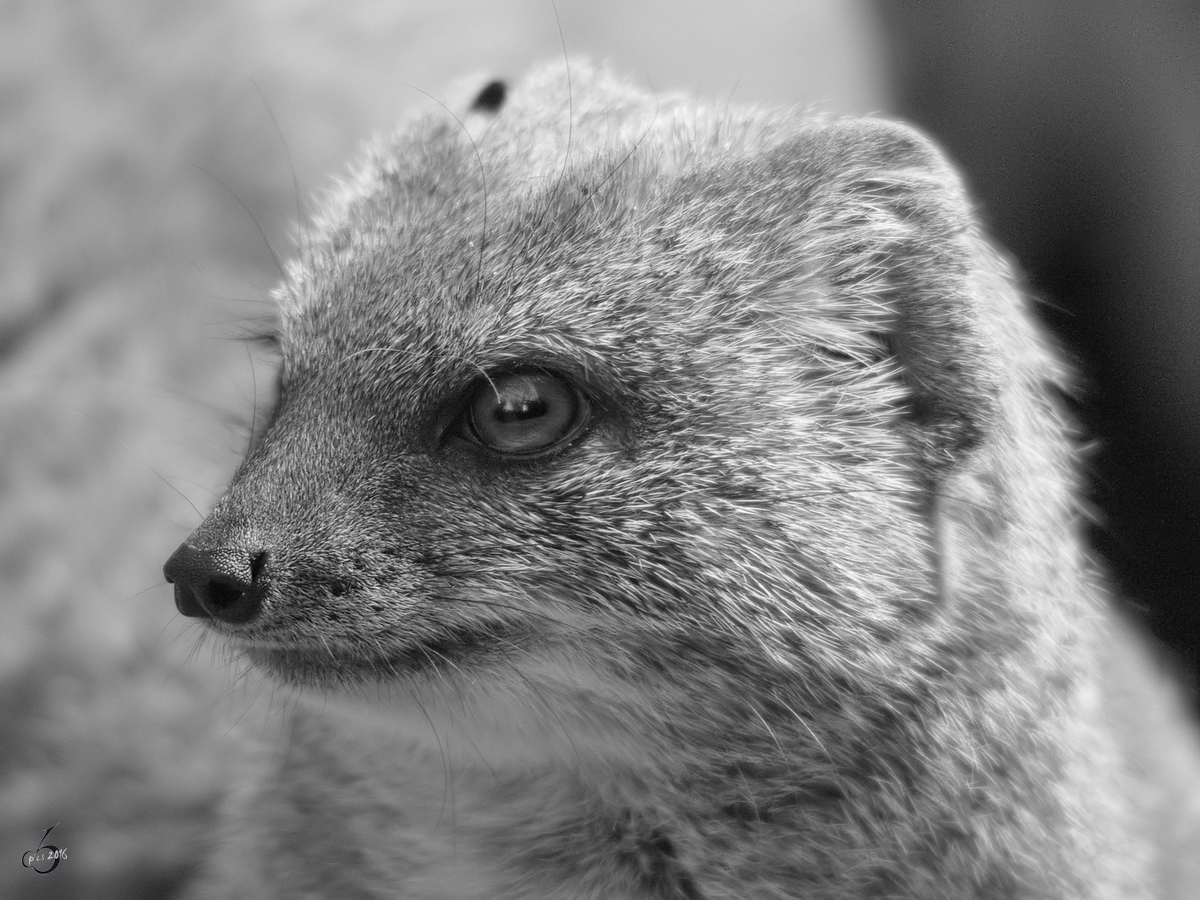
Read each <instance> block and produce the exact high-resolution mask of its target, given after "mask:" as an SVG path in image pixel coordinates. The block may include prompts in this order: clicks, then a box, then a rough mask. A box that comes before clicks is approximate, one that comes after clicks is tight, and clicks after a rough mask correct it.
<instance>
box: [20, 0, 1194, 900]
mask: <svg viewBox="0 0 1200 900" xmlns="http://www.w3.org/2000/svg"><path fill="white" fill-rule="evenodd" d="M1122 7H1123V4H1118V3H1116V2H1102V3H1098V4H1096V5H1095V6H1094V7H1091V6H1089V12H1088V17H1087V20H1086V21H1077V20H1075V19H1072V18H1071V16H1070V15H1067V14H1065V13H1062V12H1057V13H1056V12H1054V9H1055V8H1056V7H1054V5H1053V4H1050V5H1046V4H1035V3H1032V2H1025V3H1022V2H1015V3H1013V4H1006V5H1005V6H1004V8H1005V9H1006V10H1007V12H1005V13H1004V14H1003V15H1001V14H999V13H997V12H995V11H993V10H992V7H991V5H989V4H982V3H979V4H976V3H971V2H967V3H949V2H942V3H924V2H911V3H886V4H880V8H876V7H875V6H874V5H872V4H870V3H867V2H846V0H827V2H817V0H810V2H797V0H779V2H766V0H746V2H726V3H721V2H632V0H608V2H594V3H588V2H584V0H559V2H558V3H557V14H556V12H555V8H554V7H552V5H551V4H550V2H549V0H503V2H482V0H479V2H458V3H455V2H434V0H406V2H397V0H390V2H384V0H343V2H338V3H333V2H326V3H320V2H314V0H292V2H287V0H258V2H253V3H250V2H241V3H235V2H232V0H204V2H202V0H185V2H170V3H167V2H159V3H155V2H150V0H103V2H100V0H0V504H2V510H3V512H2V514H0V612H2V614H3V617H4V618H3V627H2V628H0V896H3V897H5V898H10V897H11V898H34V897H63V898H79V900H101V898H122V900H131V898H143V897H145V898H151V897H170V896H173V894H174V893H175V892H177V890H178V888H179V887H180V886H181V885H182V884H183V883H184V882H185V881H186V879H187V877H188V874H189V872H190V869H191V867H192V866H194V865H195V863H196V860H197V859H198V857H199V855H200V853H202V851H203V849H204V843H203V841H204V834H205V831H206V828H207V826H208V824H209V822H210V821H211V817H212V815H213V813H214V809H215V804H216V803H217V801H218V798H219V796H220V793H221V790H222V786H223V785H224V783H225V776H226V767H228V766H230V765H232V764H233V760H234V759H235V758H236V752H237V742H238V738H237V736H236V735H237V734H238V732H237V731H236V730H234V728H233V727H234V723H236V722H241V726H240V727H242V728H245V727H247V724H249V727H250V728H252V729H255V728H256V729H259V730H262V731H267V730H269V729H271V728H273V727H277V725H278V719H279V717H278V715H272V713H273V712H274V713H277V712H278V700H277V698H274V697H272V695H271V692H270V691H269V690H268V689H265V688H264V687H263V686H262V685H261V684H260V683H257V682H238V683H235V682H234V679H233V677H232V674H231V671H230V670H229V669H228V668H227V667H226V665H225V663H224V662H223V660H222V657H221V655H220V653H219V652H217V651H216V650H214V648H213V646H212V644H211V643H205V644H203V645H201V644H200V642H199V637H200V630H199V629H198V627H197V626H196V625H195V624H194V623H189V622H188V621H186V620H184V619H183V618H182V617H180V616H179V615H178V614H177V613H176V612H175V609H174V604H173V603H172V600H171V593H170V590H169V588H168V587H167V586H166V585H165V584H164V583H163V581H162V576H161V571H160V567H161V564H162V562H163V560H165V558H166V556H167V555H168V554H169V553H170V552H171V550H172V549H173V548H174V547H175V546H176V545H177V544H178V543H179V541H181V540H182V539H183V538H184V537H185V536H186V534H187V533H188V532H189V531H190V530H191V529H192V528H193V527H194V526H195V525H196V524H198V522H199V521H200V518H201V517H202V514H203V512H204V511H205V510H206V509H207V507H208V506H209V505H211V503H212V502H213V501H214V500H215V498H216V496H217V492H219V490H220V489H221V488H222V486H223V485H224V483H225V481H226V479H227V478H228V476H229V475H230V473H231V472H232V471H233V469H234V468H235V467H236V465H237V463H238V462H239V460H240V456H241V453H242V452H243V451H244V449H245V446H246V442H247V439H248V435H249V432H250V429H251V425H252V422H253V420H254V417H255V416H256V415H260V414H261V413H262V411H263V410H262V406H263V401H264V398H265V397H266V395H267V394H268V392H269V387H270V384H271V381H272V374H271V365H272V363H271V360H270V359H269V358H268V357H266V356H264V354H263V351H259V350H257V349H254V348H253V347H252V346H250V345H248V344H247V343H246V342H245V341H243V340H241V337H243V336H245V335H246V334H248V333H251V332H253V331H255V330H257V329H261V328H263V327H265V326H267V325H269V322H270V317H271V315H272V310H271V307H270V304H269V303H268V302H267V297H266V294H267V292H268V291H269V290H270V288H271V286H272V285H273V284H274V282H275V281H276V280H277V279H278V277H279V271H278V268H277V263H276V259H275V254H279V255H281V256H287V255H289V254H290V248H291V237H290V236H291V235H292V233H293V225H294V223H295V221H296V220H297V218H298V217H302V215H303V210H304V209H309V208H311V207H312V204H313V202H314V198H315V197H319V195H320V192H321V191H322V190H323V189H324V188H326V187H327V186H328V185H330V184H331V181H330V178H331V176H336V175H337V174H339V173H340V172H341V171H343V167H344V163H345V161H346V159H347V158H348V157H349V156H350V155H351V154H352V153H353V151H354V149H355V148H356V146H357V145H358V144H359V142H360V141H361V139H362V138H363V137H364V136H366V135H367V134H368V133H370V132H372V131H375V130H379V129H384V128H388V127H389V126H391V125H392V124H393V123H394V122H395V121H396V120H397V119H398V118H399V117H400V116H401V115H402V114H404V113H405V112H406V111H409V110H412V109H414V108H418V107H420V106H422V105H429V104H430V103H431V101H430V100H428V99H427V98H426V97H425V96H424V94H422V91H425V92H428V93H430V94H432V95H434V96H438V95H439V93H441V92H442V91H443V90H444V86H445V85H446V83H447V82H448V81H450V80H451V79H455V78H458V77H461V76H464V75H470V74H472V73H477V75H478V77H479V78H480V79H481V82H480V83H482V79H483V78H489V77H493V76H497V75H499V76H517V75H519V74H521V73H522V72H523V71H524V70H525V69H526V68H527V67H528V66H529V65H530V64H531V63H532V62H534V61H537V60H541V59H547V58H557V57H561V56H562V54H563V52H564V50H563V47H564V44H565V47H566V50H567V52H569V53H570V54H590V55H594V56H597V57H600V58H605V59H609V60H611V61H613V62H614V63H615V64H616V65H617V66H618V67H619V68H620V69H622V70H624V71H625V72H627V73H628V74H629V75H631V76H633V77H635V78H637V79H639V80H641V81H643V82H644V83H646V84H647V85H649V86H650V87H652V88H654V89H656V90H660V91H666V90H672V89H677V88H679V89H686V90H688V91H691V92H694V93H702V94H707V95H710V96H716V97H720V98H729V99H730V100H732V101H734V102H770V103H801V104H817V105H820V106H822V107H823V108H825V109H827V110H830V111H833V112H842V113H868V112H883V113H889V114H893V115H896V114H905V115H908V116H911V117H913V118H916V119H917V120H919V121H921V122H923V123H924V124H925V125H926V126H927V127H929V128H930V129H932V130H934V131H936V132H937V133H938V135H939V137H940V138H941V139H942V140H943V141H944V142H945V143H946V144H947V145H948V146H949V147H950V148H951V150H952V152H953V153H954V154H955V155H956V156H958V157H959V158H961V159H962V160H963V161H964V163H965V164H966V166H967V170H968V177H969V179H970V181H971V182H972V184H973V185H974V186H975V187H976V188H977V190H978V191H979V193H980V196H981V197H982V198H983V203H984V206H983V211H984V214H985V216H986V217H988V218H989V219H990V220H991V221H992V222H993V223H994V224H995V226H996V229H997V231H998V232H999V233H1000V234H1001V235H1002V236H1003V238H1004V240H1005V241H1006V242H1007V243H1008V244H1009V246H1011V247H1012V248H1013V249H1014V250H1016V251H1017V252H1018V253H1019V254H1020V255H1021V257H1022V260H1023V262H1024V263H1025V264H1026V265H1027V266H1029V267H1030V270H1031V271H1032V272H1033V275H1034V278H1035V281H1036V286H1037V287H1038V288H1039V289H1040V290H1041V291H1042V292H1043V293H1044V294H1045V295H1046V296H1047V297H1048V298H1049V299H1051V300H1052V301H1053V305H1051V306H1048V307H1047V311H1048V312H1049V314H1050V317H1051V318H1052V319H1053V320H1054V322H1055V324H1056V325H1057V326H1059V327H1061V328H1065V329H1067V332H1068V334H1069V337H1068V340H1069V341H1070V342H1071V343H1072V346H1075V347H1077V348H1079V350H1080V352H1081V353H1085V354H1086V356H1084V357H1083V358H1082V360H1081V363H1082V365H1083V367H1084V368H1085V370H1086V371H1087V373H1088V376H1089V378H1090V382H1089V383H1090V384H1092V385H1093V390H1092V391H1091V393H1090V394H1087V395H1085V399H1084V400H1083V402H1082V403H1081V405H1080V410H1079V411H1080V414H1081V416H1083V417H1084V418H1085V420H1086V421H1087V422H1088V424H1089V426H1090V427H1091V428H1092V429H1093V430H1094V431H1095V432H1097V433H1099V434H1100V435H1101V437H1103V438H1104V439H1105V440H1106V441H1107V443H1106V444H1105V446H1107V447H1108V448H1109V449H1108V450H1106V451H1103V452H1101V453H1100V454H1099V455H1098V456H1097V457H1096V458H1095V459H1096V462H1095V466H1096V471H1097V473H1098V475H1097V479H1096V482H1097V485H1098V489H1097V499H1098V501H1099V502H1100V503H1101V504H1102V506H1103V507H1104V508H1105V509H1107V510H1109V513H1110V516H1109V519H1108V524H1106V525H1104V526H1102V527H1101V528H1100V529H1099V530H1098V532H1097V535H1096V536H1095V537H1096V540H1097V541H1098V542H1099V543H1100V544H1101V545H1102V547H1103V549H1104V551H1105V553H1106V555H1107V556H1108V557H1109V560H1110V562H1111V564H1112V566H1113V568H1114V569H1115V570H1116V572H1117V575H1118V577H1119V578H1120V579H1121V580H1122V581H1123V582H1124V585H1125V587H1124V590H1125V592H1126V594H1128V595H1129V596H1131V597H1132V598H1133V599H1134V600H1135V601H1138V602H1139V603H1141V604H1142V606H1143V607H1144V608H1145V610H1146V611H1147V616H1148V621H1149V623H1150V624H1151V625H1152V626H1155V627H1156V628H1157V630H1158V631H1159V633H1160V634H1162V635H1165V636H1167V637H1169V638H1173V639H1174V641H1175V645H1176V648H1177V650H1179V651H1180V652H1181V653H1183V654H1187V653H1189V652H1191V653H1193V656H1192V657H1191V660H1190V663H1191V665H1193V666H1195V664H1196V663H1195V660H1196V657H1195V656H1194V652H1195V651H1194V647H1195V646H1196V644H1197V641H1198V640H1200V639H1197V637H1196V635H1197V634H1200V613H1198V612H1197V605H1196V604H1195V599H1194V598H1195V596H1196V588H1195V584H1194V579H1192V577H1191V575H1192V570H1193V568H1194V564H1195V559H1197V558H1200V552H1196V551H1197V550H1198V549H1200V547H1198V545H1197V531H1198V526H1197V519H1196V515H1197V514H1196V510H1197V509H1198V508H1200V506H1198V501H1197V498H1196V494H1195V486H1194V483H1193V482H1194V479H1195V472H1196V470H1197V458H1198V456H1200V453H1198V450H1197V445H1198V440H1197V434H1198V433H1200V411H1198V409H1197V404H1196V383H1197V380H1198V376H1197V365H1198V364H1200V363H1198V357H1200V354H1198V353H1197V352H1196V350H1197V317H1198V313H1197V302H1196V287H1197V283H1196V278H1197V260H1198V254H1197V253H1196V248H1197V235H1198V234H1200V228H1198V227H1197V225H1198V224H1200V223H1197V221H1196V218H1197V216H1198V215H1200V213H1198V210H1200V203H1198V202H1197V198H1198V191H1197V188H1198V185H1200V175H1198V170H1197V162H1196V160H1195V152H1194V148H1195V147H1196V146H1200V134H1197V129H1198V128H1200V112H1198V111H1197V85H1198V80H1197V72H1198V64H1197V60H1200V49H1198V46H1197V40H1196V36H1197V21H1196V13H1195V11H1194V9H1192V7H1190V6H1187V5H1184V4H1169V3H1163V2H1149V3H1146V4H1142V5H1139V7H1138V10H1139V12H1138V13H1137V17H1136V18H1133V17H1132V16H1131V14H1130V13H1128V12H1125V11H1124V10H1123V8H1122ZM881 10H882V11H881ZM560 28H561V36H560ZM1097 297H1099V299H1097ZM1072 329H1074V331H1072ZM1106 341H1107V343H1106ZM1111 397H1117V398H1118V399H1119V400H1120V402H1117V401H1115V400H1110V399H1109V398H1111ZM1148 398H1149V399H1148ZM256 402H257V407H258V411H257V413H256V412H255V409H256ZM1150 407H1153V408H1150ZM1131 411H1132V412H1131ZM1139 452H1141V453H1142V454H1143V455H1142V456H1140V457H1139V456H1138V455H1137V454H1138V453H1139ZM1139 459H1140V460H1141V461H1140V462H1139V461H1138V460H1139ZM1122 479H1132V480H1122ZM1189 485H1191V486H1190V487H1189ZM1189 490H1190V491H1192V493H1191V494H1189V493H1188V491H1189ZM1189 497H1190V500H1189V499H1188V498H1189ZM1189 529H1190V530H1189ZM1189 542H1190V543H1189ZM1139 579H1140V580H1139ZM1189 629H1191V632H1190V634H1191V637H1189ZM1185 661H1186V659H1185ZM55 822H58V823H60V824H59V825H58V827H57V828H56V829H55V831H54V832H52V834H51V837H50V842H51V843H54V844H57V845H58V846H66V847H67V848H68V851H69V852H68V859H67V861H65V862H64V863H62V865H61V866H60V867H59V869H58V870H57V871H56V872H54V873H52V874H50V875H48V876H44V877H43V876H38V875H34V874H33V873H32V872H30V871H29V870H27V869H23V868H22V867H21V866H20V865H19V862H18V860H19V859H20V855H21V853H22V852H23V851H25V850H29V849H33V848H35V847H36V846H37V841H38V839H39V838H40V837H41V835H42V833H43V832H44V831H45V829H46V828H47V827H48V826H49V825H51V824H54V823H55Z"/></svg>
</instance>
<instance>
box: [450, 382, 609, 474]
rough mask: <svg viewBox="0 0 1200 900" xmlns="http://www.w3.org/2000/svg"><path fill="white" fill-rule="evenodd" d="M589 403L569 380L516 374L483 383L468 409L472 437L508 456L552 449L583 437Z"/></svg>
mask: <svg viewBox="0 0 1200 900" xmlns="http://www.w3.org/2000/svg"><path fill="white" fill-rule="evenodd" d="M586 421H587V404H586V402H585V401H584V399H583V397H582V396H581V395H580V394H579V392H578V391H576V390H575V389H574V388H573V387H572V386H571V385H570V384H569V383H568V382H567V381H565V380H564V379H563V378H561V377H559V376H557V375H552V374H549V373H547V372H512V373H507V374H504V375H494V376H492V377H490V378H487V379H484V380H483V381H481V382H480V383H479V386H478V387H477V388H476V390H475V393H474V395H473V396H472V398H471V401H470V406H469V407H468V409H467V420H466V425H467V428H468V430H469V432H470V436H471V437H472V438H473V439H474V440H475V441H477V442H478V443H480V444H483V445H484V446H485V447H488V448H490V449H492V450H495V451H496V452H497V453H503V454H508V455H522V454H536V453H540V452H542V451H545V450H550V449H552V448H554V447H556V446H558V445H560V444H562V443H563V442H565V441H567V440H568V439H570V438H572V437H574V436H575V435H576V434H578V433H579V431H580V429H582V428H583V426H584V425H585V424H586Z"/></svg>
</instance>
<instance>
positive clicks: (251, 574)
mask: <svg viewBox="0 0 1200 900" xmlns="http://www.w3.org/2000/svg"><path fill="white" fill-rule="evenodd" d="M163 575H164V576H166V579H167V581H168V582H169V583H171V584H173V585H175V606H176V608H177V609H178V610H179V611H180V612H181V613H183V615H185V616H191V617H192V618H197V619H216V620H218V621H221V622H225V623H227V624H229V625H241V624H245V623H246V622H249V621H251V620H253V619H254V618H256V617H257V616H258V614H259V613H260V612H261V611H262V605H263V598H264V595H265V593H266V582H267V552H266V551H265V550H246V549H242V548H220V549H216V550H206V549H201V548H198V547H194V546H192V545H191V544H188V543H186V542H185V543H183V544H180V545H179V549H177V550H176V551H175V552H174V553H172V554H171V558H170V559H168V560H167V562H166V565H164V566H163Z"/></svg>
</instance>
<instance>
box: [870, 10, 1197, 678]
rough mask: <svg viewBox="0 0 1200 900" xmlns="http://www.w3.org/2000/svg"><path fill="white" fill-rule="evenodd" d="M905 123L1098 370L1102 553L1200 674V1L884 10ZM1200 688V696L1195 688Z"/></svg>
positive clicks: (1094, 479)
mask: <svg viewBox="0 0 1200 900" xmlns="http://www.w3.org/2000/svg"><path fill="white" fill-rule="evenodd" d="M878 9H879V10H880V13H881V15H882V17H883V21H884V22H885V25H886V29H885V33H886V35H887V45H888V46H889V48H890V51H891V56H892V61H893V70H894V81H893V90H894V91H895V98H896V106H897V112H898V113H899V114H901V115H902V116H904V117H905V118H908V119H910V120H912V121H913V122H915V123H917V124H919V125H921V126H922V127H924V128H925V129H927V130H928V131H929V132H930V133H932V134H934V135H935V136H936V137H937V138H938V139H939V140H940V141H941V142H942V143H943V145H944V146H945V147H946V148H947V150H948V151H949V153H950V155H951V156H952V157H953V158H954V159H956V160H957V161H958V162H959V164H960V165H961V166H962V168H963V169H964V171H965V173H966V175H967V179H968V181H969V183H970V185H971V187H972V189H973V191H974V192H975V194H976V196H977V197H978V199H979V200H980V202H981V203H982V206H983V209H982V214H983V217H984V218H985V220H986V221H987V222H988V223H989V225H990V227H991V229H992V231H993V232H994V233H995V234H996V235H997V237H998V238H999V240H1000V241H1001V243H1003V244H1004V245H1005V246H1006V247H1007V248H1009V249H1010V250H1011V251H1012V253H1013V254H1015V256H1016V257H1017V259H1018V260H1019V262H1020V264H1021V265H1022V267H1023V268H1024V269H1025V271H1026V272H1027V273H1028V276H1029V278H1030V281H1031V284H1032V287H1033V289H1034V292H1035V294H1037V295H1038V296H1040V298H1041V299H1042V300H1043V303H1042V304H1041V306H1040V309H1039V311H1040V313H1041V314H1042V317H1043V318H1044V319H1045V321H1046V322H1047V323H1048V324H1049V325H1050V326H1051V328H1052V329H1053V331H1054V333H1055V334H1056V335H1058V336H1059V338H1060V339H1061V340H1062V342H1063V343H1064V344H1065V345H1066V347H1067V348H1068V349H1069V350H1070V351H1071V353H1072V354H1073V355H1074V357H1075V359H1076V362H1077V365H1078V368H1079V369H1080V371H1081V374H1082V378H1081V382H1080V384H1081V391H1080V392H1079V394H1078V400H1077V404H1076V407H1077V408H1076V413H1077V415H1078V416H1079V418H1080V420H1081V421H1082V423H1083V426H1084V430H1085V434H1086V435H1087V436H1089V437H1090V438H1091V439H1093V440H1094V441H1095V447H1094V450H1093V452H1092V453H1091V456H1090V463H1091V470H1090V473H1089V474H1090V486H1091V498H1092V503H1093V505H1094V507H1095V510H1096V513H1097V520H1096V523H1095V525H1094V526H1093V527H1092V529H1091V539H1092V543H1093V546H1094V547H1095V548H1096V549H1097V551H1098V552H1099V554H1100V557H1101V559H1102V560H1103V561H1104V563H1105V564H1106V565H1107V566H1108V568H1109V570H1110V572H1111V574H1112V576H1113V578H1114V580H1115V581H1116V584H1117V589H1118V591H1119V593H1120V594H1121V595H1122V597H1123V598H1124V599H1125V600H1126V601H1127V602H1128V604H1129V605H1130V608H1131V609H1132V610H1134V612H1135V614H1136V615H1137V617H1138V618H1139V619H1141V620H1142V621H1143V622H1144V623H1145V624H1146V625H1147V626H1148V627H1149V628H1150V630H1151V631H1153V633H1154V634H1155V635H1157V636H1158V637H1159V638H1160V639H1162V640H1163V641H1164V642H1165V643H1166V644H1167V645H1168V646H1169V647H1170V648H1171V649H1172V650H1173V651H1174V652H1175V654H1176V655H1177V658H1178V661H1179V662H1180V663H1181V666H1182V668H1183V670H1184V672H1185V673H1186V675H1187V677H1188V679H1189V680H1190V682H1191V684H1192V686H1193V688H1194V686H1195V684H1196V683H1197V679H1198V678H1200V588H1198V584H1200V582H1198V580H1197V565H1198V563H1200V5H1198V4H1196V3H1194V2H1163V0H1146V2H1139V3H1136V4H1134V3H1124V2H1115V0H1098V2H1092V3H1087V4H1078V3H1062V2H1049V3H1046V2H1036V0H1011V2H1005V3H988V2H979V0H966V2H959V0H927V2H912V0H909V2H898V3H893V2H881V3H879V4H878ZM1193 696H1194V695H1193Z"/></svg>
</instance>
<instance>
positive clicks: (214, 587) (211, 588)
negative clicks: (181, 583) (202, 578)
mask: <svg viewBox="0 0 1200 900" xmlns="http://www.w3.org/2000/svg"><path fill="white" fill-rule="evenodd" d="M249 590H250V585H248V584H242V583H241V582H230V581H227V580H225V579H223V578H221V577H220V576H217V577H215V578H213V579H211V580H210V581H209V582H208V584H207V585H205V586H204V593H205V599H206V600H208V603H206V604H205V605H206V606H210V607H212V608H214V609H224V608H226V607H229V606H232V605H233V604H235V603H237V602H238V601H239V600H241V599H242V597H243V596H245V595H246V593H248V592H249Z"/></svg>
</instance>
